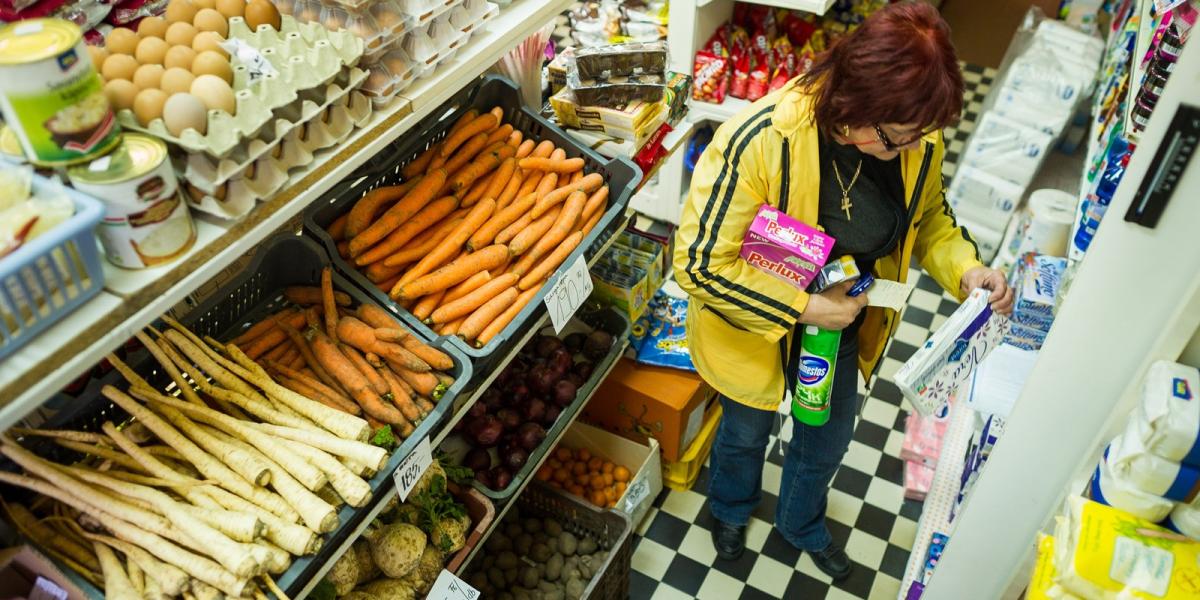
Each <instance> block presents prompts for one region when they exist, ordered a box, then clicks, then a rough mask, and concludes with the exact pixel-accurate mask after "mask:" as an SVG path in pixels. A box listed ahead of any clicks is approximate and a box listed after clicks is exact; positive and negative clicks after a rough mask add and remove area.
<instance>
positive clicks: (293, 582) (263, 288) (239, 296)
mask: <svg viewBox="0 0 1200 600" xmlns="http://www.w3.org/2000/svg"><path fill="white" fill-rule="evenodd" d="M328 264H329V258H328V256H326V254H325V252H324V251H323V250H322V249H321V247H320V246H318V245H317V244H316V243H315V242H313V241H312V240H309V239H307V238H303V237H300V236H296V235H282V236H277V237H275V238H272V239H270V240H268V241H266V242H264V243H263V244H262V246H261V247H260V249H259V251H258V252H257V254H256V255H255V257H254V260H253V262H251V264H250V265H249V266H248V267H247V268H246V270H245V271H243V272H242V273H241V274H240V275H239V276H238V277H236V278H235V279H233V280H232V281H230V282H229V283H228V284H226V285H225V286H224V287H222V288H221V289H220V290H219V291H217V292H216V293H214V294H213V295H212V296H211V297H210V298H209V299H208V300H206V301H205V302H203V303H201V304H200V305H199V306H197V307H195V308H194V309H192V310H191V311H189V312H188V314H187V315H186V316H185V317H182V318H180V319H179V321H180V322H181V323H183V324H184V325H186V326H187V327H189V328H190V329H191V330H192V331H194V332H195V333H196V334H197V335H200V336H205V335H208V336H212V337H214V338H216V339H218V340H227V339H231V338H233V337H235V336H236V335H237V334H238V333H239V332H241V331H242V330H244V329H246V328H248V327H250V326H251V325H252V324H253V323H256V322H258V321H259V320H261V319H262V318H263V317H265V316H267V315H269V314H272V313H274V312H276V311H278V310H279V309H281V308H282V307H283V306H284V305H285V304H286V303H285V301H284V299H283V289H284V288H285V287H287V286H290V285H319V283H320V280H321V269H322V268H323V267H325V266H326V265H328ZM333 284H334V287H335V288H336V289H338V290H340V291H343V292H346V293H347V294H349V295H350V296H351V298H353V299H354V301H355V302H357V303H366V304H375V302H374V301H373V300H372V299H371V298H369V297H368V296H367V295H366V294H364V293H362V291H360V290H359V289H357V288H356V287H355V286H353V285H351V284H350V282H349V281H347V280H346V279H344V278H342V277H341V276H340V275H338V273H337V272H336V271H335V272H334V274H333ZM159 328H160V329H162V327H161V326H159ZM432 345H433V346H434V347H435V348H438V349H439V350H442V351H443V352H446V353H447V354H449V355H450V356H451V358H452V359H453V360H454V363H455V366H454V369H453V370H452V371H451V373H450V374H451V375H452V376H453V377H454V384H453V385H451V386H450V388H449V389H447V390H446V391H445V393H444V394H443V395H442V397H441V398H440V399H439V400H438V401H437V404H436V406H435V408H434V410H433V412H432V413H430V414H429V415H428V416H426V418H425V419H424V420H423V421H421V424H420V425H418V426H417V427H416V429H415V430H414V431H413V434H412V435H411V436H409V437H408V438H407V439H406V440H405V441H404V442H403V443H402V444H401V445H400V447H399V448H398V449H396V450H395V451H393V452H392V454H391V456H390V457H389V458H388V462H387V464H386V465H385V466H384V468H383V469H381V470H380V471H379V472H378V473H376V474H375V475H374V476H373V477H372V478H371V479H370V480H369V483H370V485H371V491H372V495H371V500H370V501H369V502H368V503H367V504H366V505H365V506H363V507H361V508H354V507H352V506H350V505H343V506H342V507H341V508H340V509H339V510H338V528H337V529H336V530H334V531H332V532H330V533H328V534H325V535H324V536H323V537H322V545H321V548H320V549H319V550H318V551H317V552H316V553H315V554H312V555H309V556H300V557H294V560H293V562H292V566H291V567H289V568H288V570H287V571H285V572H284V573H282V574H281V575H279V576H278V578H277V579H276V580H275V581H276V583H277V584H278V585H279V587H280V588H281V589H283V590H284V592H286V593H287V594H288V595H289V596H294V595H297V594H298V593H299V592H300V590H301V589H303V588H304V586H305V585H306V584H307V583H308V581H309V580H310V579H312V577H313V576H314V575H315V574H316V573H317V571H318V570H319V569H320V568H321V567H323V566H324V565H325V564H326V563H327V562H329V561H332V560H335V559H336V556H335V554H336V552H337V550H338V548H339V547H340V546H341V545H342V544H343V543H344V542H345V541H346V540H347V538H349V537H350V536H351V535H352V532H354V531H355V529H356V528H357V525H358V524H359V523H360V522H361V521H362V520H363V519H364V518H366V516H367V515H368V514H369V513H370V512H371V511H372V509H373V508H374V507H375V506H376V505H378V504H379V503H380V502H382V501H383V498H384V497H385V496H386V494H385V493H384V491H385V487H386V486H389V485H392V482H391V480H392V473H393V472H394V471H395V470H396V469H397V468H398V467H399V466H400V463H401V462H402V461H403V460H404V459H405V458H407V457H408V455H409V454H411V453H412V451H413V450H414V449H415V448H416V447H417V445H418V444H419V443H420V441H421V439H422V438H425V437H429V436H431V435H433V433H434V432H435V431H436V430H437V429H438V428H440V427H441V426H442V425H443V424H444V423H446V422H447V421H448V420H449V417H450V414H451V412H452V407H453V405H454V400H455V398H456V397H458V396H459V395H460V394H461V392H462V391H463V389H464V388H465V387H466V385H467V383H468V382H469V381H470V380H471V364H470V361H469V360H467V357H466V356H464V355H463V354H462V353H461V352H460V351H459V350H458V349H457V348H455V347H453V346H452V345H451V344H449V343H448V342H447V340H437V341H434V342H432ZM136 356H138V357H140V358H141V360H140V361H138V360H136V359H135V357H134V356H131V357H130V358H131V359H132V362H130V366H131V367H132V368H133V369H134V370H135V371H137V372H138V374H139V375H141V376H143V377H145V378H146V379H147V380H148V381H149V382H150V383H151V385H154V386H156V387H159V388H160V389H163V388H164V386H166V385H169V384H170V378H169V376H168V375H167V374H166V373H165V372H164V371H163V370H162V369H161V367H160V366H159V364H158V362H157V361H156V360H154V358H153V357H151V356H150V355H149V354H148V353H146V352H145V351H140V352H139V353H138V354H137V355H136ZM123 383H124V379H123V378H122V377H121V375H120V373H118V372H116V371H112V372H111V373H109V374H108V375H106V376H105V377H104V378H102V379H101V380H100V381H99V385H95V386H94V387H93V386H92V385H89V390H92V389H96V390H98V389H99V387H100V386H102V385H103V384H111V385H115V386H118V387H121V388H124V387H125V386H124V385H123ZM128 419H129V416H128V414H126V413H125V411H124V410H122V409H121V408H120V407H118V406H116V405H114V404H113V403H112V402H110V401H109V400H108V399H106V398H104V397H103V396H100V395H99V394H97V395H95V396H94V397H90V398H81V399H78V400H77V401H75V402H74V403H72V404H71V405H70V406H67V407H66V408H64V409H63V410H60V411H59V412H58V413H57V414H56V415H54V417H53V418H51V419H50V420H49V421H48V422H47V423H46V425H45V427H47V428H52V429H76V430H84V431H99V429H100V426H101V425H102V424H103V423H104V422H105V421H113V422H114V423H118V424H120V423H123V422H126V421H128ZM24 442H25V444H26V446H27V447H28V448H30V449H31V450H32V451H34V452H36V453H37V454H38V455H40V456H42V457H44V458H47V459H49V460H53V461H56V462H70V461H73V460H78V459H80V458H82V455H80V454H79V453H76V452H74V451H72V450H68V449H66V448H63V447H61V446H58V445H57V444H55V443H53V441H51V440H44V439H32V440H24ZM14 467H15V465H12V464H11V463H9V464H6V465H0V468H5V469H9V470H11V469H13V468H14ZM5 495H6V496H7V495H8V492H7V488H6V492H5ZM24 497H28V496H24ZM65 571H69V569H65ZM77 582H78V583H80V584H81V585H82V586H83V589H84V590H85V591H86V592H87V593H88V594H89V596H91V597H95V598H102V597H103V594H101V593H100V592H99V590H96V589H95V588H94V587H92V586H90V585H88V584H87V583H86V582H84V581H83V580H82V579H81V578H78V581H77Z"/></svg>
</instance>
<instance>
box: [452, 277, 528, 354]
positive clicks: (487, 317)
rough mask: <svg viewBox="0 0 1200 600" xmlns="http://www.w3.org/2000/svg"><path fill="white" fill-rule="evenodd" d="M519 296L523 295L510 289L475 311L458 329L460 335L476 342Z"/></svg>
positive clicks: (514, 289)
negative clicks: (486, 328)
mask: <svg viewBox="0 0 1200 600" xmlns="http://www.w3.org/2000/svg"><path fill="white" fill-rule="evenodd" d="M519 295H521V294H520V292H518V291H517V289H516V288H511V287H510V288H508V289H506V290H504V291H503V292H501V293H500V294H499V295H497V296H496V297H494V298H492V299H491V300H488V301H487V302H485V303H484V304H483V306H480V307H479V308H477V309H475V312H472V313H471V316H469V317H467V320H466V321H463V323H462V325H461V326H460V327H459V328H458V335H460V336H462V337H463V339H465V340H467V341H474V340H475V338H476V337H478V336H479V334H480V332H482V331H483V329H484V328H485V327H487V326H488V324H489V323H491V322H492V321H494V320H496V317H499V316H500V314H501V313H503V312H504V309H506V308H508V307H509V305H510V304H512V303H513V302H515V301H516V300H517V296H519Z"/></svg>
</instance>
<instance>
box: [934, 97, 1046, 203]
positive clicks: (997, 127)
mask: <svg viewBox="0 0 1200 600" xmlns="http://www.w3.org/2000/svg"><path fill="white" fill-rule="evenodd" d="M1053 141H1054V137H1053V136H1051V135H1049V134H1047V133H1046V132H1044V131H1041V130H1039V129H1034V128H1032V127H1027V126H1025V125H1023V124H1021V123H1019V122H1017V121H1014V120H1012V119H1009V118H1006V117H1002V116H1000V115H998V114H995V113H991V112H986V113H984V114H983V117H982V118H981V119H980V120H979V123H978V124H977V125H975V131H974V132H973V133H972V134H971V141H970V143H969V144H968V145H967V148H966V150H964V151H963V154H962V159H961V160H962V163H961V164H960V166H959V169H960V170H961V169H964V168H967V167H970V168H971V169H978V170H979V171H983V172H986V173H990V174H992V175H995V176H996V177H1000V178H1002V179H1004V180H1006V181H1008V182H1010V183H1012V184H1014V185H1016V186H1018V187H1019V188H1022V189H1023V188H1024V187H1025V186H1027V185H1029V182H1030V181H1031V180H1032V179H1033V175H1034V174H1035V173H1037V171H1038V169H1039V168H1040V167H1041V165H1042V160H1043V159H1044V158H1045V155H1046V150H1047V149H1049V148H1050V144H1051V143H1052V142H1053ZM959 172H961V171H958V172H956V173H955V179H957V178H958V173H959ZM1019 199H1020V197H1019V194H1018V200H1019Z"/></svg>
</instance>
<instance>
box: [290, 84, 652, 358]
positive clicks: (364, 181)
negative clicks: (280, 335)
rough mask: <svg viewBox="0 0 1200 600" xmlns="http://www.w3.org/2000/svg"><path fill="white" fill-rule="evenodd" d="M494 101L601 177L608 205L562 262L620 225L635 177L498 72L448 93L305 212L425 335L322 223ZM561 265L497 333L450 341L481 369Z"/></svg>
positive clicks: (321, 236) (337, 261)
mask: <svg viewBox="0 0 1200 600" xmlns="http://www.w3.org/2000/svg"><path fill="white" fill-rule="evenodd" d="M495 106H500V107H502V108H503V109H504V115H505V121H506V122H507V123H511V124H512V125H513V127H515V128H516V129H519V130H521V131H523V132H524V133H525V135H526V139H535V140H551V141H553V142H554V143H555V144H556V145H558V147H560V148H562V149H563V150H565V151H566V153H567V156H568V157H581V158H583V159H584V170H585V172H589V173H591V172H598V173H601V174H603V175H604V178H605V181H606V182H607V184H608V187H609V199H608V209H607V210H606V211H605V213H604V216H603V217H601V218H600V222H599V223H598V224H597V226H596V227H595V228H594V229H593V230H592V231H591V232H590V233H589V234H588V236H587V237H586V238H584V240H583V242H582V243H581V244H580V245H579V247H578V248H576V249H575V251H574V252H572V253H571V255H570V256H569V257H567V259H566V261H564V262H563V265H570V264H572V263H573V262H575V260H576V259H577V258H578V257H579V256H581V255H582V256H584V257H585V259H586V260H588V261H589V262H590V261H591V260H592V259H593V257H594V256H595V255H596V254H597V253H598V252H599V250H600V248H602V247H603V246H604V245H605V243H607V241H608V240H609V239H611V238H612V237H613V236H615V235H616V234H617V233H619V232H620V230H621V228H622V226H623V218H622V216H623V215H624V213H625V209H626V207H627V206H628V205H629V199H630V197H631V196H632V195H633V192H634V190H635V189H636V188H637V184H638V182H639V181H640V180H641V171H640V170H639V169H638V168H637V166H635V165H634V164H633V163H632V162H630V161H629V160H628V159H624V158H614V159H608V158H605V157H603V156H601V155H600V154H599V153H597V152H595V151H594V150H592V149H591V148H588V147H586V146H583V145H581V144H580V143H579V142H577V141H575V140H574V139H573V138H571V137H570V136H569V135H567V134H566V133H565V132H564V131H563V130H562V129H559V128H558V127H557V126H555V125H554V124H552V123H550V122H549V121H547V120H546V119H544V118H542V117H541V116H539V115H538V114H537V113H536V112H535V111H532V110H530V109H528V108H525V107H524V106H523V105H521V102H520V90H519V89H518V88H517V86H516V85H515V84H513V83H512V82H511V81H509V80H508V79H505V78H504V77H501V76H498V75H489V76H487V77H483V78H482V79H480V80H478V81H477V82H476V83H475V84H474V85H471V86H469V87H467V88H465V89H463V90H462V91H461V92H459V93H458V94H457V95H455V96H454V97H453V98H451V99H450V100H448V101H447V102H446V103H445V104H444V105H443V106H442V107H440V108H439V109H438V110H436V111H434V113H433V114H432V115H431V116H429V117H427V118H426V119H425V120H424V121H422V122H421V123H420V124H419V125H417V126H416V127H414V128H413V129H412V130H410V132H409V133H407V134H405V135H404V136H403V137H402V138H401V139H399V140H396V141H395V142H393V143H392V144H391V145H390V146H389V147H388V148H387V149H385V150H384V151H383V152H381V153H380V154H379V155H378V156H377V157H376V158H375V159H374V160H373V162H372V163H370V164H368V165H366V166H364V167H362V168H360V169H359V170H358V171H356V172H355V173H354V174H353V175H351V176H349V177H348V178H346V180H345V181H343V182H342V183H340V184H338V185H336V186H334V188H333V189H332V190H330V191H329V192H328V193H326V195H325V196H323V197H322V198H321V199H320V200H317V201H316V202H314V203H313V204H312V206H310V207H309V208H308V209H306V210H305V212H304V232H305V233H306V234H307V235H310V236H313V237H314V238H316V239H318V240H320V241H321V242H322V243H323V244H324V245H325V249H326V251H328V253H329V255H330V256H331V257H332V259H333V264H334V265H335V267H336V268H337V269H338V270H339V271H340V272H341V273H342V274H343V275H344V276H346V277H347V278H349V279H350V280H352V281H353V282H354V283H355V284H357V285H358V286H359V287H361V288H362V289H363V290H365V291H366V292H367V293H368V294H369V295H370V296H371V297H372V298H374V299H375V301H376V302H378V303H379V304H381V305H383V306H386V307H387V308H388V309H389V310H391V311H392V312H393V313H395V314H396V315H398V316H400V318H402V319H403V320H404V322H405V323H406V324H407V325H408V326H409V327H412V328H413V329H415V330H417V331H419V332H421V334H422V335H425V336H427V337H428V338H430V339H434V338H437V337H438V335H437V334H436V333H434V331H433V330H432V329H430V328H429V327H428V326H426V325H425V324H424V323H422V322H421V321H420V320H419V319H417V318H416V317H414V316H413V315H412V313H410V312H408V310H406V309H405V308H403V307H401V306H400V305H399V304H397V303H395V302H393V301H392V300H391V298H389V297H388V295H387V294H386V293H385V292H383V291H380V289H379V288H378V287H376V286H375V284H373V283H372V282H371V281H370V280H369V279H367V277H366V276H365V275H363V274H362V273H360V272H359V271H358V269H357V268H356V267H355V266H353V265H352V264H350V263H348V262H347V261H346V260H344V259H343V258H342V257H341V256H339V255H338V252H337V247H336V244H335V243H334V241H333V238H332V237H331V236H330V235H329V233H328V232H327V230H326V228H327V227H329V225H330V224H332V223H333V221H334V220H335V219H337V218H338V217H339V216H341V215H342V214H344V213H346V212H347V211H349V210H350V208H351V207H352V206H353V205H354V203H355V202H357V201H358V200H359V199H360V198H362V197H363V196H364V195H365V194H366V193H367V192H369V191H371V190H373V189H375V188H378V187H381V186H387V185H396V184H398V183H400V182H401V180H402V177H401V176H400V168H401V167H402V166H403V165H405V164H408V162H410V161H412V160H413V159H414V158H416V157H417V156H418V155H420V154H421V153H422V152H424V151H425V150H426V149H427V148H429V147H430V146H431V145H433V144H435V143H436V142H438V141H440V140H441V139H442V138H444V137H446V135H447V133H448V131H449V129H450V127H451V126H452V125H453V124H454V122H455V121H457V120H458V118H459V116H461V115H462V114H463V113H464V112H466V111H467V110H470V109H471V108H476V109H478V110H480V111H481V112H482V111H486V110H490V109H491V108H492V107H495ZM562 272H563V271H562V268H561V267H560V269H559V271H557V272H555V273H554V274H553V275H551V276H550V279H549V280H548V281H547V283H546V284H545V285H544V286H543V287H542V291H541V293H540V294H538V295H537V296H536V297H535V298H534V299H533V300H532V301H531V302H530V303H529V304H528V305H527V306H526V307H525V308H524V309H523V310H522V311H521V312H520V313H519V314H518V315H517V316H516V318H514V319H513V321H512V322H511V323H509V324H508V326H507V327H505V328H504V330H503V331H501V332H500V334H499V335H497V336H496V337H495V338H493V339H492V340H491V341H490V342H488V343H487V344H486V345H484V346H483V347H482V348H476V347H474V346H472V345H471V344H468V343H467V342H465V341H463V340H462V339H461V338H459V337H457V336H450V339H451V342H452V343H453V344H454V345H455V346H456V347H458V348H459V349H460V350H462V352H463V353H464V354H466V355H467V356H469V357H471V360H472V362H473V364H474V367H475V372H476V373H480V374H483V373H486V372H487V371H488V369H489V368H490V367H492V366H494V365H495V364H496V363H497V362H498V361H499V360H500V359H501V357H503V356H504V355H505V354H506V353H507V351H509V350H511V346H512V345H513V344H514V343H515V341H514V340H517V339H520V338H521V335H520V332H522V331H526V330H527V329H528V328H529V327H531V326H532V323H534V322H536V321H538V320H539V319H540V318H541V316H542V315H543V314H545V307H544V306H543V302H542V299H543V298H544V297H545V293H546V291H548V290H549V289H550V288H552V287H553V285H554V284H555V282H557V281H558V278H559V277H561V276H562Z"/></svg>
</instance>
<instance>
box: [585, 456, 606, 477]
mask: <svg viewBox="0 0 1200 600" xmlns="http://www.w3.org/2000/svg"><path fill="white" fill-rule="evenodd" d="M603 466H604V459H602V458H600V457H599V456H593V457H592V459H591V460H589V461H588V469H589V470H591V471H592V472H593V473H599V472H600V468H601V467H603Z"/></svg>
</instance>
